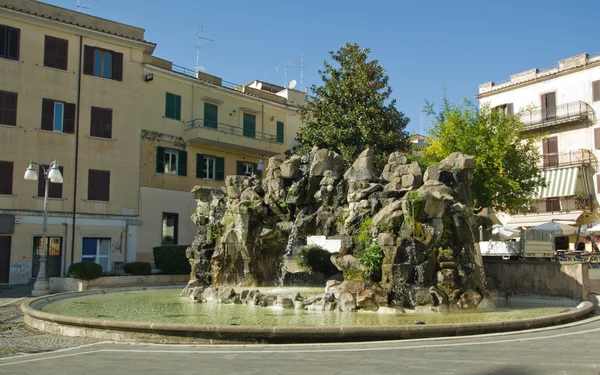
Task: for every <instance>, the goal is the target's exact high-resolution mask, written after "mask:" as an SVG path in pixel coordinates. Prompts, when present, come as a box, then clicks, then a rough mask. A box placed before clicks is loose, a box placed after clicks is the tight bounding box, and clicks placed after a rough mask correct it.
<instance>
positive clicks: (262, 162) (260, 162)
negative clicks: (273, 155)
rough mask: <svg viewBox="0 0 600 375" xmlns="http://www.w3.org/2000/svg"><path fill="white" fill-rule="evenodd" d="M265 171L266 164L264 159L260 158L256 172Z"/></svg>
mask: <svg viewBox="0 0 600 375" xmlns="http://www.w3.org/2000/svg"><path fill="white" fill-rule="evenodd" d="M263 169H265V162H264V161H263V157H262V156H261V157H260V160H259V161H258V164H257V165H256V170H257V171H259V172H262V171H263Z"/></svg>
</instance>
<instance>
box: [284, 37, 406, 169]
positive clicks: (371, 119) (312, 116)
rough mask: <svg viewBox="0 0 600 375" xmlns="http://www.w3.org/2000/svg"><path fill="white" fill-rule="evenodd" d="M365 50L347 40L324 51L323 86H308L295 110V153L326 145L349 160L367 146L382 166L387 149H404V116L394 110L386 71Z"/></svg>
mask: <svg viewBox="0 0 600 375" xmlns="http://www.w3.org/2000/svg"><path fill="white" fill-rule="evenodd" d="M369 53H370V50H369V49H368V48H363V49H361V48H360V47H359V46H358V45H357V44H351V43H346V45H345V46H343V47H342V48H340V49H339V50H338V51H336V52H329V55H330V58H331V60H332V61H331V62H329V61H327V60H326V61H325V62H324V63H323V66H324V68H323V70H320V71H319V74H320V76H321V79H322V81H323V82H322V85H321V86H316V85H313V86H312V87H311V92H312V95H311V96H310V97H309V99H308V101H307V103H306V105H304V106H302V107H301V108H300V116H301V119H302V123H303V127H302V128H301V129H300V131H299V132H298V135H297V136H296V140H297V141H298V142H299V143H300V145H299V146H297V147H296V149H295V150H294V151H296V152H298V153H300V154H305V153H307V152H309V151H310V149H311V148H312V147H314V146H317V147H319V148H328V149H331V150H334V151H336V152H338V153H339V154H340V155H341V156H342V157H343V158H344V160H345V161H346V162H347V163H349V164H350V163H352V162H353V161H354V159H355V158H356V157H357V156H358V155H359V154H360V153H361V152H362V151H363V150H364V149H366V148H367V147H370V148H372V149H373V151H374V157H375V160H374V161H375V166H376V167H378V168H382V167H383V166H384V165H385V163H386V162H387V158H388V156H389V154H390V153H392V152H394V151H400V150H405V149H406V148H407V146H408V142H407V134H406V132H405V131H404V129H405V128H406V125H407V124H408V122H409V119H408V118H407V117H405V116H404V114H403V113H402V112H400V111H398V110H397V109H396V100H395V99H390V95H391V94H392V88H391V87H390V86H389V85H388V80H389V79H388V76H387V75H386V74H385V69H384V68H383V67H382V66H381V65H379V62H378V61H377V60H371V61H369V60H368V57H369Z"/></svg>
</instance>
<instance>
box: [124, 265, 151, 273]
mask: <svg viewBox="0 0 600 375" xmlns="http://www.w3.org/2000/svg"><path fill="white" fill-rule="evenodd" d="M125 273H131V274H133V275H135V276H138V275H150V274H151V273H152V266H151V265H150V263H148V262H131V263H125Z"/></svg>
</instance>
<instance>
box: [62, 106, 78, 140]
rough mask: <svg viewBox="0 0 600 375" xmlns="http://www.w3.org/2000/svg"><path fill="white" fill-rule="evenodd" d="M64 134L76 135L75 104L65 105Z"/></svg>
mask: <svg viewBox="0 0 600 375" xmlns="http://www.w3.org/2000/svg"><path fill="white" fill-rule="evenodd" d="M63 132H65V133H70V134H73V133H75V104H73V103H65V115H64V121H63Z"/></svg>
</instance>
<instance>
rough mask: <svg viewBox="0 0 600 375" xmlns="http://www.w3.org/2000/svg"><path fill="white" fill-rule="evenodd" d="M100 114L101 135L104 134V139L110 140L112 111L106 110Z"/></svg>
mask: <svg viewBox="0 0 600 375" xmlns="http://www.w3.org/2000/svg"><path fill="white" fill-rule="evenodd" d="M102 112H103V113H102V133H103V134H104V138H108V139H111V138H112V118H113V116H112V115H113V111H112V109H109V108H106V109H104V110H103V111H102Z"/></svg>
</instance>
